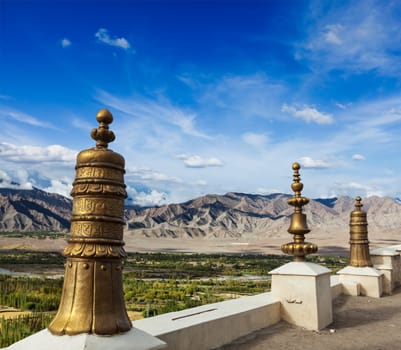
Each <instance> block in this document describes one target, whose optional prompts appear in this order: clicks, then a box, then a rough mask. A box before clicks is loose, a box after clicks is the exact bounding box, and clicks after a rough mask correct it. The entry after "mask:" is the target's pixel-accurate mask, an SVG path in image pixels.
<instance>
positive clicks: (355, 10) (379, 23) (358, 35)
mask: <svg viewBox="0 0 401 350" xmlns="http://www.w3.org/2000/svg"><path fill="white" fill-rule="evenodd" d="M319 4H321V2H319V1H315V2H312V3H311V5H310V6H311V8H313V11H311V12H310V17H308V22H309V23H310V27H309V28H307V33H308V34H307V37H306V40H305V41H304V42H302V43H299V44H298V47H297V54H296V57H297V58H299V59H304V60H307V61H309V62H310V63H311V64H312V67H313V68H314V69H319V70H332V69H341V70H344V71H347V72H364V71H370V70H373V69H376V70H377V71H378V72H380V74H385V75H387V74H391V75H392V74H395V73H396V72H399V71H400V68H399V67H400V55H399V45H398V43H399V42H400V40H401V23H400V21H399V18H398V15H397V14H398V13H399V11H400V10H401V4H400V3H399V2H397V1H394V2H387V3H386V4H383V3H381V2H378V1H373V0H359V1H358V0H357V1H350V2H349V1H346V2H335V3H333V4H332V5H333V6H330V7H326V6H319ZM320 9H321V10H322V11H320ZM327 9H329V11H327Z"/></svg>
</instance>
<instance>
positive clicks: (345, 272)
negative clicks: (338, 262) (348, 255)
mask: <svg viewBox="0 0 401 350" xmlns="http://www.w3.org/2000/svg"><path fill="white" fill-rule="evenodd" d="M337 274H338V275H339V276H340V282H341V283H344V284H345V283H349V282H356V283H358V284H359V285H360V293H361V295H366V296H368V297H374V298H380V296H381V295H382V292H383V272H381V271H378V270H377V269H375V268H374V267H353V266H347V267H344V268H343V269H341V270H340V271H338V272H337ZM344 292H345V293H347V289H344Z"/></svg>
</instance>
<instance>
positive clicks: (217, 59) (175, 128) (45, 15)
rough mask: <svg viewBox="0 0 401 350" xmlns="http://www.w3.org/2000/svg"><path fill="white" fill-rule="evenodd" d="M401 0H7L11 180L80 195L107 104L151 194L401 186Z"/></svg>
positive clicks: (139, 199)
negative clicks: (84, 158) (86, 153)
mask: <svg viewBox="0 0 401 350" xmlns="http://www.w3.org/2000/svg"><path fill="white" fill-rule="evenodd" d="M400 19H401V3H400V2H399V1H385V2H384V1H369V0H363V1H295V0H293V1H289V0H287V1H284V0H283V1H278V0H276V1H268V0H265V1H249V0H248V1H228V0H226V1H223V0H222V1H169V0H164V1H156V0H152V1H128V0H125V1H111V0H109V1H94V0H93V1H91V0H87V1H74V0H70V1H60V0H56V1H40V0H38V1H20V0H1V1H0V121H1V134H0V135H1V137H0V178H1V179H2V180H3V181H2V182H1V184H0V185H1V186H3V187H13V186H14V187H15V186H17V185H15V184H14V183H19V187H22V188H31V187H32V186H36V187H39V188H42V189H45V190H48V191H51V192H58V193H61V194H68V193H69V191H70V189H71V183H72V181H73V178H74V164H75V157H76V153H77V152H78V151H80V150H82V149H86V148H90V147H92V146H93V145H94V142H93V141H92V140H91V139H90V137H89V132H90V130H91V129H92V128H93V127H96V124H97V123H96V120H95V116H96V113H97V111H98V110H99V109H101V108H108V109H110V111H111V112H112V113H113V115H114V122H113V124H112V125H111V129H112V130H113V131H114V132H115V134H116V137H117V139H116V141H115V142H114V143H112V144H111V145H110V148H112V149H113V150H115V151H117V152H119V153H121V154H122V155H123V156H124V157H125V159H126V168H127V169H126V170H127V174H126V182H127V185H128V192H129V195H130V198H132V201H133V202H134V203H136V204H140V205H152V204H163V203H170V202H181V201H185V200H188V199H191V198H194V197H197V196H200V195H204V194H207V193H217V194H223V193H226V192H229V191H235V192H246V193H261V194H266V193H272V192H284V193H290V192H291V190H290V184H291V179H292V176H291V175H292V170H291V164H292V162H294V161H298V162H300V163H301V165H302V169H301V176H302V181H303V182H304V184H305V188H304V195H306V196H308V197H311V198H315V197H332V196H340V195H350V196H355V195H361V196H370V195H386V196H392V197H396V196H401V147H400V146H401V137H400V135H401V90H400V87H401V84H400V83H401V20H400Z"/></svg>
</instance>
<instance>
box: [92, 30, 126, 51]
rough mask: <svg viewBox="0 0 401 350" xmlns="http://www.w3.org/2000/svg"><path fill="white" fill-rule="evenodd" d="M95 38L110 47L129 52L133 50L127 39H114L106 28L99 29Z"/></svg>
mask: <svg viewBox="0 0 401 350" xmlns="http://www.w3.org/2000/svg"><path fill="white" fill-rule="evenodd" d="M95 37H96V39H98V40H99V41H100V42H102V43H104V44H107V45H110V46H115V47H119V48H121V49H124V50H128V49H129V48H131V45H130V43H129V42H128V40H127V39H125V38H124V37H121V38H117V37H113V38H112V37H111V36H110V34H109V31H108V30H107V29H105V28H99V30H98V31H97V32H96V33H95Z"/></svg>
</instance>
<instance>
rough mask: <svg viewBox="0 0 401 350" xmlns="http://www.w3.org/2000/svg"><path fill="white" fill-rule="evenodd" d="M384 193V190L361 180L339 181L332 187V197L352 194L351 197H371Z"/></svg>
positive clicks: (380, 195)
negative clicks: (360, 181)
mask: <svg viewBox="0 0 401 350" xmlns="http://www.w3.org/2000/svg"><path fill="white" fill-rule="evenodd" d="M383 195H384V193H383V191H382V190H380V189H378V188H376V187H373V186H370V185H367V184H363V183H359V182H355V181H351V182H338V183H335V185H334V186H333V188H332V189H331V197H340V196H350V197H356V196H361V197H370V196H379V197H382V196H383Z"/></svg>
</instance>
